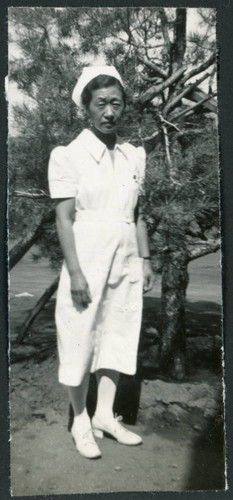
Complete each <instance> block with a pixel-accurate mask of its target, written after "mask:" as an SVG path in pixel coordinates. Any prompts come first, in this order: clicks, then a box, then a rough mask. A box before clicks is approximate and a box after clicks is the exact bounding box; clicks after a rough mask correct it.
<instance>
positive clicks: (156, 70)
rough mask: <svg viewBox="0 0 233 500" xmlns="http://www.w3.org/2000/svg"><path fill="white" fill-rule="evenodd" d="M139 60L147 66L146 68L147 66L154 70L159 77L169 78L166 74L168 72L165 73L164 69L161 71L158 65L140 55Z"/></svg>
mask: <svg viewBox="0 0 233 500" xmlns="http://www.w3.org/2000/svg"><path fill="white" fill-rule="evenodd" d="M137 57H138V60H139V61H140V62H141V63H143V64H145V66H147V67H148V68H150V69H152V70H153V71H154V72H155V73H157V74H158V75H159V76H161V77H162V78H163V79H165V78H167V77H168V75H167V73H166V71H164V70H163V69H161V68H160V67H159V66H158V65H157V64H155V63H153V62H151V61H148V59H146V58H145V57H143V56H141V55H140V54H138V56H137Z"/></svg>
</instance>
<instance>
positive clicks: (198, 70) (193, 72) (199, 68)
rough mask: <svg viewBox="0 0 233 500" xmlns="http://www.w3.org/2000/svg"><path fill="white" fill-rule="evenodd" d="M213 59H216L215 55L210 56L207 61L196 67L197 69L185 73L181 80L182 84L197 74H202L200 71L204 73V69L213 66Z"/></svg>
mask: <svg viewBox="0 0 233 500" xmlns="http://www.w3.org/2000/svg"><path fill="white" fill-rule="evenodd" d="M215 59H216V56H215V54H212V55H211V56H210V58H209V59H207V61H205V62H204V63H202V64H200V66H198V68H194V69H192V70H191V71H189V72H188V73H187V75H185V76H184V78H183V79H182V83H185V82H187V80H189V79H190V78H192V76H195V75H198V74H199V73H202V71H205V70H206V69H208V68H209V66H211V65H212V64H214V61H215Z"/></svg>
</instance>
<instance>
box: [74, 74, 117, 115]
mask: <svg viewBox="0 0 233 500" xmlns="http://www.w3.org/2000/svg"><path fill="white" fill-rule="evenodd" d="M99 75H107V76H113V77H114V78H116V79H117V80H118V81H119V82H120V83H121V85H122V87H123V86H124V85H123V82H122V79H121V76H120V75H119V73H118V71H117V70H116V68H115V67H114V66H86V67H85V68H84V69H83V72H82V74H81V76H80V77H79V79H78V81H77V83H76V85H75V87H74V90H73V93H72V99H73V101H74V102H75V104H76V105H77V106H79V107H80V108H81V107H82V106H83V104H82V99H81V95H82V92H83V90H84V89H85V87H86V86H87V85H88V83H89V82H91V80H93V78H96V77H97V76H99Z"/></svg>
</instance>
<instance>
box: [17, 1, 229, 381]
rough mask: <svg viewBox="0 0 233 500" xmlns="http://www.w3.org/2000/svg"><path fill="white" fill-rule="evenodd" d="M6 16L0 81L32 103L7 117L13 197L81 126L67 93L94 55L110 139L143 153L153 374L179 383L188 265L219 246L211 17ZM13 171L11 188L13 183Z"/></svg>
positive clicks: (129, 12) (162, 13) (38, 208)
mask: <svg viewBox="0 0 233 500" xmlns="http://www.w3.org/2000/svg"><path fill="white" fill-rule="evenodd" d="M10 13H11V20H12V22H13V23H16V25H17V27H18V26H20V30H21V31H20V30H19V32H18V38H17V43H18V44H19V45H20V47H21V51H22V54H23V57H22V59H21V60H20V61H19V60H16V61H14V62H12V63H11V65H10V67H11V77H12V79H14V80H15V81H17V83H18V86H19V87H20V88H21V89H22V90H23V91H24V92H25V93H26V94H27V95H29V96H30V98H31V99H32V100H33V101H35V103H36V104H35V107H34V108H32V106H24V108H23V109H22V107H20V108H17V109H16V110H15V113H16V114H15V116H16V119H17V123H18V127H19V131H20V134H18V136H17V137H14V138H13V139H12V144H11V146H10V151H11V156H12V183H11V185H12V189H13V191H14V192H15V191H16V190H17V189H18V190H19V188H20V189H22V184H23V185H24V189H25V191H26V192H28V190H29V188H31V187H33V185H34V187H37V189H40V190H41V192H42V193H47V186H46V170H47V161H48V157H49V153H50V151H51V149H52V147H54V146H55V145H56V144H59V143H61V144H66V143H68V142H69V141H70V140H71V139H72V138H73V137H74V136H75V135H76V134H77V133H78V132H79V130H80V129H81V128H82V127H83V126H84V125H85V123H86V122H85V117H83V116H78V119H77V113H76V110H75V107H74V106H73V105H72V103H71V100H70V94H71V89H72V88H73V86H74V83H75V80H76V78H77V76H78V75H79V74H80V71H81V68H82V66H83V64H86V63H87V61H88V59H89V60H90V54H92V56H93V57H96V56H98V55H101V56H102V57H104V58H105V60H106V62H108V63H110V64H114V65H116V66H117V67H118V69H119V71H120V73H121V74H122V76H123V79H124V81H125V83H126V91H127V94H128V100H127V101H128V104H127V112H126V115H125V119H124V121H123V123H122V128H121V131H120V132H121V135H122V136H123V137H124V138H125V139H127V140H130V141H131V142H132V143H134V144H135V145H141V144H143V145H144V146H145V148H146V150H147V153H148V169H147V178H146V183H145V199H144V205H145V212H146V218H147V222H148V225H149V232H150V236H151V247H152V252H153V255H154V267H155V269H157V270H158V271H160V272H162V317H163V324H162V332H161V352H160V358H161V370H163V371H165V372H166V373H170V374H171V375H172V376H173V377H177V378H182V377H183V375H184V371H185V293H186V287H187V283H188V272H187V266H188V262H189V261H190V260H191V259H192V258H197V257H198V255H203V254H205V253H209V252H211V251H216V250H217V249H218V248H219V240H218V211H219V207H218V175H217V162H216V158H217V141H216V124H215V122H214V119H213V114H211V113H213V111H216V101H215V99H214V96H215V94H214V92H213V90H212V88H213V87H214V85H213V82H214V75H215V71H216V64H215V59H216V53H215V38H214V33H213V30H214V26H215V19H214V11H213V10H212V9H201V10H199V15H200V19H201V22H202V23H203V26H204V30H202V31H197V32H196V33H191V34H188V33H187V9H184V8H176V9H174V8H171V9H170V8H167V9H164V8H150V7H146V8H104V9H103V8H82V9H79V8H75V9H41V8H33V9H31V8H29V9H28V8H23V9H20V14H19V13H18V9H15V8H12V9H10ZM207 80H208V82H209V86H208V90H207V92H204V91H203V88H202V86H201V85H202V82H204V81H205V82H206V81H207ZM35 111H36V112H35ZM207 112H210V114H208V113H207ZM30 134H31V135H30ZM29 138H30V139H31V140H30V142H29V141H28V139H29ZM35 138H36V139H35ZM21 165H24V169H23V170H22V166H21ZM16 169H18V172H19V173H20V174H21V180H20V175H17V179H16V178H15V177H14V175H15V171H16ZM25 181H26V182H25ZM17 183H18V184H17ZM16 188H17V189H16ZM34 193H35V192H34ZM35 194H36V193H35ZM12 199H13V198H12ZM25 200H27V201H25ZM25 205H27V207H28V208H27V209H29V207H31V205H32V203H31V199H30V198H29V199H28V198H26V199H25V198H17V204H15V206H16V207H17V214H18V215H19V217H18V218H19V224H18V227H20V226H22V207H23V209H25ZM49 206H51V205H50V203H49V200H48V198H46V197H45V198H39V197H38V198H37V199H36V203H35V202H34V206H33V210H32V211H31V213H30V215H29V216H28V218H27V221H26V224H27V228H28V227H30V225H32V224H34V225H35V217H37V218H38V213H39V214H40V220H39V221H38V224H41V213H43V215H44V214H46V212H47V211H48V209H49V208H48V207H49ZM12 210H13V215H14V217H15V216H16V220H17V214H16V213H15V212H16V210H15V209H14V207H12ZM43 227H44V236H43V237H42V238H41V239H40V248H41V251H43V254H44V255H48V256H49V257H50V258H51V260H52V262H53V263H54V262H58V261H59V258H60V254H59V253H58V251H57V248H58V245H57V241H56V236H55V232H54V227H53V226H51V225H50V224H49V225H48V224H47V225H44V226H43ZM55 257H56V258H55Z"/></svg>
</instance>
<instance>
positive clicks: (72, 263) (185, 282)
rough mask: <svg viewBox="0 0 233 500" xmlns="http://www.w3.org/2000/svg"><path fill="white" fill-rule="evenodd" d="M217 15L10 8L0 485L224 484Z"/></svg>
mask: <svg viewBox="0 0 233 500" xmlns="http://www.w3.org/2000/svg"><path fill="white" fill-rule="evenodd" d="M216 23H217V9H215V8H207V7H205V6H204V2H203V7H199V8H197V7H195V8H194V7H192V8H191V7H179V6H177V7H159V6H158V7H156V6H155V7H150V6H141V7H126V6H125V7H68V6H66V7H59V6H57V7H36V6H35V7H33V6H30V7H27V6H24V7H15V6H12V7H9V9H8V77H7V79H6V84H5V85H6V96H7V102H8V189H9V194H8V196H9V202H8V227H9V229H8V231H9V234H8V236H9V271H10V272H9V411H10V483H11V495H12V496H13V497H14V496H16V497H20V496H34V495H68V494H84V493H111V492H114V493H117V492H149V491H150V492H161V491H163V492H165V491H167V492H186V491H187V492H188V491H210V490H215V491H216V490H218V491H225V490H226V488H227V461H226V429H225V409H224V401H225V382H224V342H223V327H222V325H223V312H222V311H223V309H222V307H223V299H222V274H221V268H222V258H223V256H222V241H221V209H220V207H221V196H220V184H221V173H220V172H221V169H220V160H219V140H220V139H219V119H218V118H219V117H218V47H217V36H216Z"/></svg>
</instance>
